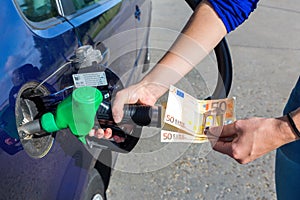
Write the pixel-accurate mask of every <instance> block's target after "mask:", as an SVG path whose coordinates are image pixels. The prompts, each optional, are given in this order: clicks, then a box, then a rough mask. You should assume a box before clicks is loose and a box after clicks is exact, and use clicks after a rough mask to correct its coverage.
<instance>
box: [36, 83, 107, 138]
mask: <svg viewBox="0 0 300 200" xmlns="http://www.w3.org/2000/svg"><path fill="white" fill-rule="evenodd" d="M102 100H103V96H102V93H101V92H100V91H99V90H98V89H96V88H93V87H89V86H86V87H80V88H77V89H76V90H74V91H73V93H72V95H70V96H69V97H67V98H66V99H65V100H63V101H62V102H61V103H60V104H59V105H58V106H57V110H56V113H55V115H54V114H52V113H50V112H48V113H45V114H44V115H43V116H42V118H41V126H42V129H43V130H45V131H46V132H49V133H50V132H55V131H58V130H61V129H65V128H69V129H70V130H71V132H72V133H73V134H74V135H75V136H76V137H78V139H79V140H80V141H81V142H82V143H84V144H86V140H85V136H86V135H88V133H89V131H90V130H91V129H92V128H93V127H94V123H95V116H96V112H97V110H98V108H99V106H100V104H101V102H102Z"/></svg>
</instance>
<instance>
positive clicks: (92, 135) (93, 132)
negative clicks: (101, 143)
mask: <svg viewBox="0 0 300 200" xmlns="http://www.w3.org/2000/svg"><path fill="white" fill-rule="evenodd" d="M95 131H96V130H95V129H92V130H90V132H89V136H90V137H94V136H95Z"/></svg>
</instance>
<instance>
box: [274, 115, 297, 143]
mask: <svg viewBox="0 0 300 200" xmlns="http://www.w3.org/2000/svg"><path fill="white" fill-rule="evenodd" d="M278 127H279V134H280V136H281V138H282V140H283V142H284V144H286V143H289V142H293V141H295V140H298V139H299V137H298V135H297V134H296V133H295V132H294V130H293V127H292V126H291V124H290V122H289V119H288V117H287V116H283V117H280V118H278Z"/></svg>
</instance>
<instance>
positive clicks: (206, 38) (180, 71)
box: [142, 2, 227, 95]
mask: <svg viewBox="0 0 300 200" xmlns="http://www.w3.org/2000/svg"><path fill="white" fill-rule="evenodd" d="M226 33H227V31H226V28H225V26H224V24H223V22H222V21H221V19H220V18H219V17H218V15H217V14H216V12H215V11H214V9H213V8H212V7H211V6H210V5H209V4H208V3H207V2H204V3H201V4H200V5H199V6H198V8H197V9H196V11H195V12H194V14H193V15H192V17H191V18H190V20H189V22H188V23H187V25H186V26H185V28H184V29H183V31H182V34H181V35H180V36H179V37H178V38H177V40H176V42H175V43H174V45H173V46H172V47H171V48H170V50H169V51H168V52H167V53H166V54H165V56H164V57H163V58H162V59H161V60H160V61H159V62H158V64H157V66H156V67H155V68H153V70H152V71H151V72H150V73H149V74H148V75H147V76H146V77H145V78H144V79H143V80H142V82H143V83H156V84H159V85H162V87H161V88H160V90H161V91H158V92H159V95H162V94H163V93H164V92H165V91H166V90H167V89H168V88H169V85H170V84H174V83H176V82H177V81H178V80H180V79H181V78H182V77H184V76H185V75H186V74H187V73H188V72H189V71H190V70H191V69H192V68H193V67H194V66H195V65H197V64H198V63H199V62H200V61H201V60H202V59H203V58H204V57H205V56H206V55H207V54H208V53H209V52H210V51H211V50H212V49H213V48H214V47H215V46H216V45H217V44H218V43H219V42H220V40H221V39H222V38H223V37H224V36H225V35H226Z"/></svg>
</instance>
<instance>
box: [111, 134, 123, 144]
mask: <svg viewBox="0 0 300 200" xmlns="http://www.w3.org/2000/svg"><path fill="white" fill-rule="evenodd" d="M113 139H114V140H115V142H116V143H121V142H124V141H125V138H123V137H120V136H118V135H114V136H113Z"/></svg>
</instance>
